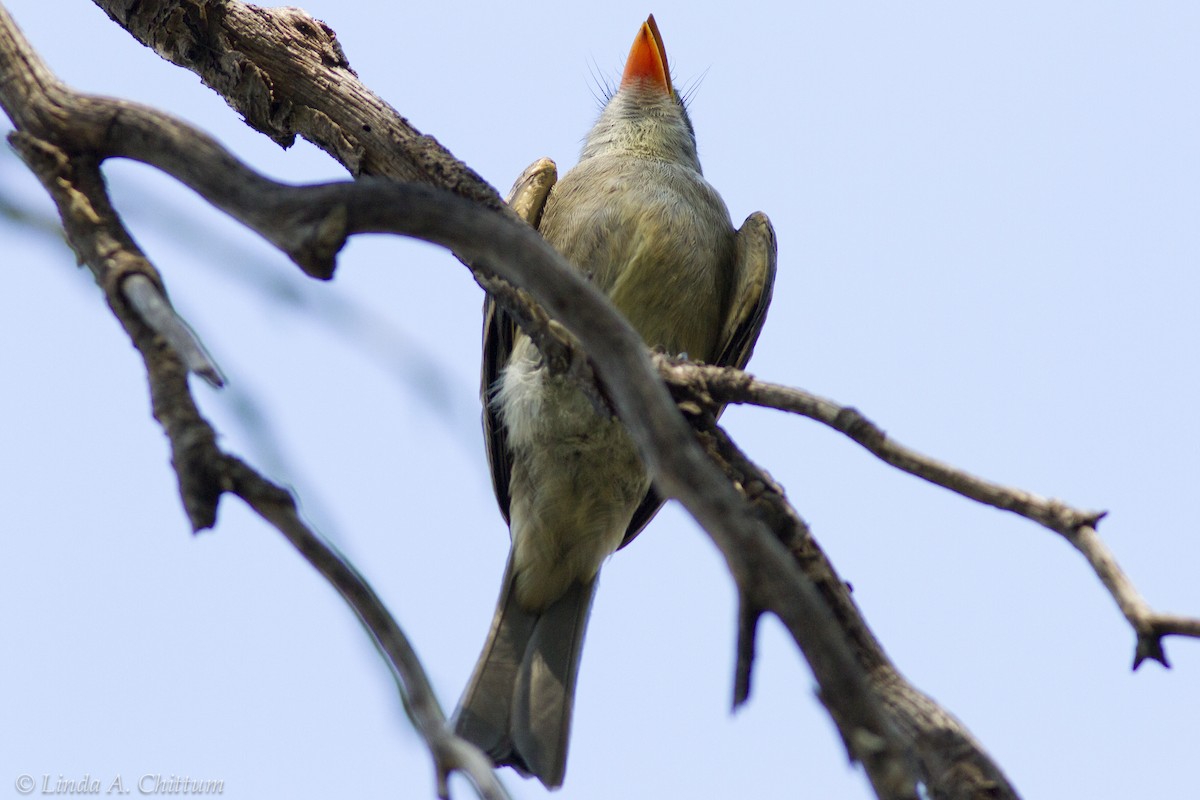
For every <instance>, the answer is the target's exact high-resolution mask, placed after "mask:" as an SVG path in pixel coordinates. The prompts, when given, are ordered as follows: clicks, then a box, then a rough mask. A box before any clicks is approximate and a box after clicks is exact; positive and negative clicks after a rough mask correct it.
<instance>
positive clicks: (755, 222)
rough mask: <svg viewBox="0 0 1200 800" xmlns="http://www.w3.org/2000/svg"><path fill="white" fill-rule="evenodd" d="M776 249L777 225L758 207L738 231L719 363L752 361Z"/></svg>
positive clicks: (771, 284) (764, 316)
mask: <svg viewBox="0 0 1200 800" xmlns="http://www.w3.org/2000/svg"><path fill="white" fill-rule="evenodd" d="M777 252H778V246H777V245H776V243H775V229H774V228H772V227H771V220H769V219H767V215H766V214H764V213H762V212H761V211H755V212H754V213H753V214H751V215H750V216H748V217H746V221H745V222H743V223H742V227H741V228H739V229H738V232H737V256H736V262H735V265H734V270H733V287H732V289H733V291H732V293H731V295H730V300H729V312H728V313H727V314H726V315H725V325H724V327H723V328H722V330H721V349H720V350H718V351H717V352H718V353H719V355H718V356H717V361H716V363H717V365H718V366H722V367H737V368H738V369H742V368H743V367H745V366H746V364H747V362H749V361H750V355H751V354H752V353H753V352H754V345H755V343H756V342H757V341H758V335H759V334H760V333H762V328H763V323H764V322H766V321H767V307H768V306H769V305H771V293H772V292H773V291H774V290H775V262H776V260H777Z"/></svg>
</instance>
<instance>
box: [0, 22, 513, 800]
mask: <svg viewBox="0 0 1200 800" xmlns="http://www.w3.org/2000/svg"><path fill="white" fill-rule="evenodd" d="M21 64H23V65H24V66H26V67H27V69H24V70H22V69H21V68H20V65H21ZM48 78H50V79H51V80H52V78H51V76H50V75H49V73H48V71H46V70H45V68H44V66H43V65H41V63H40V61H39V60H38V59H37V57H36V55H35V54H34V53H33V52H32V50H30V49H29V48H28V45H27V44H26V43H25V42H24V40H23V39H22V38H21V37H20V34H19V32H18V31H17V29H16V27H15V25H14V24H13V23H12V20H11V18H10V17H9V16H8V13H7V11H6V10H5V9H4V8H3V7H2V6H0V85H2V86H3V89H0V105H3V106H4V108H5V110H6V111H7V112H8V113H9V116H10V118H12V119H13V122H14V123H15V124H16V125H17V126H18V130H17V131H16V132H14V133H13V134H11V135H10V137H9V141H10V143H11V144H12V145H13V147H14V148H15V149H16V150H17V152H18V154H19V155H20V156H21V158H22V159H23V160H24V161H25V163H26V164H27V165H28V166H29V168H30V169H31V170H32V171H33V172H34V174H36V175H37V177H38V178H39V180H41V182H42V185H43V186H44V187H45V188H46V191H47V192H48V193H49V194H50V196H51V197H52V198H53V200H54V201H55V204H56V205H57V206H58V210H59V214H60V217H61V219H62V222H63V227H64V229H65V230H66V234H67V240H68V243H69V244H70V245H71V247H72V249H74V250H75V253H76V255H77V256H78V257H79V259H80V261H81V262H83V263H86V264H87V265H88V266H89V267H90V268H91V270H92V272H93V274H94V275H95V277H96V281H97V283H98V284H99V285H100V287H101V288H102V289H103V290H104V294H105V297H106V299H107V300H108V303H109V307H110V308H111V309H112V311H113V313H114V315H116V317H117V318H118V319H119V320H120V322H121V323H122V325H123V326H124V327H125V330H126V332H127V333H128V334H129V337H130V338H131V339H132V340H133V342H134V345H135V347H136V348H137V350H138V352H139V353H141V354H142V357H143V360H144V362H145V366H146V371H147V376H148V378H149V383H150V391H151V400H152V407H153V412H154V416H155V418H156V419H157V420H158V421H159V423H160V424H161V425H162V427H163V430H164V431H165V432H166V433H167V438H168V440H169V442H170V444H171V449H172V459H171V461H172V465H173V466H174V469H175V473H176V475H177V477H178V480H179V489H180V496H181V499H182V501H183V505H184V508H185V510H186V511H187V514H188V518H189V520H190V521H191V524H192V527H193V530H197V531H198V530H201V529H203V528H208V527H211V526H212V525H213V524H214V523H215V521H216V512H217V504H218V501H219V499H220V496H221V494H223V493H224V492H230V493H232V494H235V495H237V496H238V497H240V498H242V499H243V500H244V501H245V502H246V503H247V504H248V505H249V506H250V507H251V508H253V509H254V510H255V511H256V512H257V513H258V514H259V515H260V516H261V517H262V518H263V519H264V520H266V521H267V522H269V523H271V524H272V525H273V526H274V527H275V528H276V529H278V530H279V531H280V532H281V533H283V534H284V536H285V537H286V538H287V539H288V541H289V542H291V543H292V545H293V546H294V547H295V548H296V549H297V550H298V551H300V553H301V554H302V555H303V556H304V557H305V558H306V559H307V560H308V561H309V563H310V564H312V565H313V566H314V567H315V568H316V569H317V571H318V572H320V573H321V574H322V575H323V576H324V577H325V578H326V579H327V580H328V581H329V582H330V583H331V584H333V586H334V588H335V589H337V591H338V593H339V594H341V595H342V597H343V599H345V600H346V602H347V604H349V605H350V607H351V608H352V609H353V610H354V612H355V614H356V615H357V616H358V617H359V619H360V620H361V621H362V623H363V625H364V627H366V628H367V630H368V632H369V633H370V634H371V636H372V637H373V638H374V640H375V642H376V644H377V645H378V647H379V649H380V651H381V652H382V653H383V654H384V656H385V660H386V661H387V662H388V665H389V666H390V667H391V669H392V672H393V675H394V676H395V678H396V683H397V686H398V688H399V689H400V694H401V698H402V699H403V701H404V705H405V708H406V710H407V712H408V714H409V717H410V718H411V719H412V721H413V724H414V725H415V727H416V728H417V730H418V731H419V732H420V733H421V735H422V737H423V738H424V739H425V741H426V743H427V745H428V747H429V750H430V753H431V754H432V756H433V759H434V765H435V771H436V776H437V786H438V792H439V797H442V798H448V797H449V786H448V782H447V778H448V776H449V774H450V772H452V771H455V770H458V771H461V772H463V774H464V775H466V776H467V778H468V779H469V780H470V781H471V783H472V784H473V785H474V786H475V788H476V790H477V791H478V792H479V794H480V796H481V797H484V798H488V799H489V800H502V798H507V797H508V795H507V793H506V792H505V791H504V788H503V786H502V785H501V784H500V782H499V780H498V779H497V777H496V775H495V773H494V772H493V771H492V767H491V762H490V760H489V759H488V758H487V757H486V756H485V755H484V754H483V753H482V752H480V751H479V750H478V748H476V747H475V746H474V745H472V744H470V743H469V742H466V741H465V740H462V739H460V738H459V737H458V736H456V735H455V734H454V733H453V731H452V730H451V728H450V727H449V726H448V725H447V724H446V717H445V714H444V713H443V712H442V709H441V706H440V705H439V704H438V701H437V698H436V696H435V695H434V693H433V688H432V686H431V685H430V683H429V679H428V677H427V676H426V675H425V671H424V668H423V667H422V666H421V663H420V661H419V660H418V658H417V656H416V653H415V651H414V650H413V648H412V646H411V644H410V643H409V641H408V638H407V637H406V636H405V635H404V632H403V631H402V630H401V629H400V627H399V625H398V624H397V623H396V622H395V620H394V619H393V618H392V616H391V615H390V613H389V612H388V611H387V609H386V608H385V607H384V605H383V603H382V601H381V600H380V599H379V597H378V596H377V595H376V594H375V592H374V590H372V589H371V587H370V585H369V584H368V583H367V582H366V580H365V579H364V578H363V577H362V576H361V575H360V574H359V573H358V572H357V570H355V569H354V568H353V567H352V566H351V565H350V564H349V563H348V562H347V561H346V560H345V559H344V558H342V556H341V555H340V554H338V553H337V552H336V551H334V550H333V549H332V548H331V547H330V546H329V545H328V544H327V543H326V542H325V541H324V540H322V539H321V538H320V537H319V536H318V535H317V534H316V533H315V532H314V531H313V530H312V529H311V528H309V527H308V526H307V525H306V524H305V523H304V522H303V521H302V520H301V519H300V516H299V514H298V513H297V510H296V505H295V501H294V500H293V499H292V497H291V495H290V494H288V492H287V491H285V490H284V489H281V488H280V487H278V486H275V485H274V484H272V483H271V482H269V481H267V480H266V479H265V478H263V477H262V476H261V475H259V474H258V473H257V472H255V471H254V470H253V469H251V468H250V467H248V466H247V465H246V464H244V463H243V462H242V461H240V460H239V459H237V458H235V457H233V456H230V455H228V454H226V453H224V452H223V451H221V450H220V448H219V447H218V446H217V444H216V432H215V431H214V430H213V429H212V427H211V425H210V424H209V423H208V421H207V420H205V419H204V418H203V417H202V416H201V415H200V412H199V410H198V409H197V407H196V405H195V402H194V400H193V399H192V396H191V393H190V390H189V388H188V385H187V369H186V368H185V367H187V366H194V365H195V362H194V361H193V364H192V365H188V364H187V363H186V362H185V361H184V359H186V358H189V357H190V358H195V351H194V350H191V349H189V348H191V347H193V346H194V347H198V343H194V342H193V343H189V342H187V341H184V342H182V343H180V342H178V341H171V339H170V336H171V335H172V332H173V326H175V325H176V324H182V322H181V321H178V320H177V318H174V315H173V314H172V313H170V312H169V306H167V305H166V300H165V292H164V291H163V290H162V289H161V284H159V283H158V281H159V278H158V273H157V271H156V270H154V268H153V266H152V265H151V264H150V262H149V261H148V260H147V259H146V257H145V256H144V255H143V254H142V252H141V251H140V250H139V249H138V247H137V245H136V244H135V243H134V241H133V238H132V237H131V236H130V235H129V233H128V231H127V230H126V229H125V227H124V225H123V224H122V223H121V221H120V217H119V216H118V214H117V212H116V211H115V209H114V208H113V207H112V204H111V202H110V201H109V198H108V193H107V189H106V187H105V184H104V179H103V177H102V176H101V174H100V171H99V161H98V160H97V159H96V158H95V156H93V155H90V154H84V153H79V152H75V153H73V154H72V155H71V156H68V154H67V152H66V151H64V150H62V149H60V148H59V147H58V146H56V145H54V144H51V143H50V142H48V141H46V140H43V139H39V138H37V137H36V136H34V135H33V134H31V133H29V132H28V130H27V128H34V129H35V130H39V131H40V130H41V129H42V128H43V127H45V126H43V125H41V124H40V122H39V119H40V118H39V117H38V116H37V113H38V112H39V111H45V110H46V109H45V108H43V107H39V103H38V95H36V94H35V93H34V91H32V90H31V85H33V84H34V82H35V81H42V82H43V88H44V89H45V90H46V91H47V93H48V94H51V93H55V92H58V93H61V95H60V96H59V97H58V99H59V100H62V101H63V102H64V103H65V104H66V106H65V107H69V106H70V104H71V102H72V100H73V98H72V97H70V92H69V91H68V90H66V89H65V88H64V87H62V86H61V85H58V84H57V82H54V83H49V82H47V79H48ZM13 86H15V87H17V90H18V91H19V92H22V93H23V95H24V97H23V98H22V99H23V100H25V101H26V102H27V103H28V105H26V106H25V107H24V108H23V109H17V110H15V111H14V110H13V109H12V108H11V104H12V97H11V95H9V94H8V92H7V89H8V88H9V87H13ZM118 105H119V104H118ZM25 112H32V115H26V113H25ZM69 125H70V123H69V120H59V125H58V126H51V130H52V131H55V132H58V133H61V132H62V130H61V129H60V128H65V127H69ZM58 138H64V139H69V137H61V136H60V137H58ZM131 288H132V291H130V289H131ZM131 297H132V299H131ZM164 320H165V322H164ZM151 321H155V322H158V323H159V326H158V327H156V326H155V325H153V324H151ZM160 327H161V328H165V329H166V330H167V331H168V333H167V335H164V334H163V332H162V330H160ZM168 342H169V343H170V345H171V346H168ZM180 344H182V347H180V346H179V345H180ZM200 353H201V354H203V351H202V350H201V351H200ZM208 363H209V364H211V362H208ZM201 368H204V365H203V363H201ZM213 369H215V368H213ZM214 377H215V372H214Z"/></svg>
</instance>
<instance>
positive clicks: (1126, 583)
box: [658, 356, 1200, 669]
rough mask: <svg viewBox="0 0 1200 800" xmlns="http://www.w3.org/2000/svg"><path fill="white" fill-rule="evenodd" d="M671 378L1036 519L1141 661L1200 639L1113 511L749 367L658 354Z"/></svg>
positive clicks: (694, 394)
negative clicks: (1125, 542)
mask: <svg viewBox="0 0 1200 800" xmlns="http://www.w3.org/2000/svg"><path fill="white" fill-rule="evenodd" d="M658 365H659V370H660V372H661V373H662V375H663V378H664V379H665V380H666V381H667V382H668V383H669V385H670V386H671V388H672V390H673V391H675V392H676V393H677V394H681V393H686V394H687V395H688V396H690V398H691V399H693V401H705V402H707V403H709V404H713V405H717V406H719V405H724V404H726V403H748V404H752V405H757V406H763V407H766V408H775V409H779V410H780V411H790V412H792V413H794V414H799V415H801V416H805V417H808V418H809V419H812V420H816V421H817V422H820V423H822V424H824V425H827V426H829V427H830V428H833V429H834V430H836V431H839V432H841V433H844V434H845V435H846V436H848V437H850V438H851V439H853V440H854V441H855V442H857V443H858V444H860V445H862V446H863V447H864V448H866V449H867V450H868V451H870V452H871V453H873V454H874V455H876V456H878V457H879V459H880V460H882V461H884V462H886V463H888V464H890V465H892V466H893V467H896V468H897V469H899V470H902V471H904V472H907V473H909V474H910V475H915V476H916V477H918V478H922V479H923V480H926V481H929V482H930V483H934V484H937V485H938V486H942V487H945V488H946V489H949V490H951V491H953V492H957V493H958V494H961V495H963V496H964V497H968V498H970V499H972V500H976V501H978V502H980V503H983V504H985V505H989V506H992V507H994V508H998V509H1000V510H1002V511H1011V512H1013V513H1014V514H1019V515H1020V516H1022V517H1025V518H1026V519H1029V520H1032V521H1033V522H1036V523H1038V524H1039V525H1042V526H1044V527H1046V528H1049V529H1050V530H1052V531H1054V532H1055V533H1057V534H1059V535H1061V536H1062V537H1063V538H1064V539H1066V540H1067V541H1068V542H1070V543H1071V545H1072V546H1073V547H1075V548H1076V549H1077V550H1078V551H1079V552H1080V553H1082V554H1083V556H1084V558H1086V559H1087V561H1088V564H1089V565H1091V567H1092V569H1093V570H1094V571H1095V573H1096V575H1097V576H1098V577H1099V578H1100V581H1101V582H1102V583H1103V584H1104V587H1105V588H1106V589H1107V590H1108V592H1109V594H1110V595H1112V598H1113V600H1115V601H1116V603H1117V606H1118V607H1119V608H1120V610H1121V613H1122V614H1123V615H1124V616H1125V619H1126V621H1128V622H1129V625H1130V626H1131V627H1132V628H1133V632H1134V634H1135V635H1136V637H1137V646H1136V649H1135V653H1134V659H1133V668H1134V669H1137V668H1138V666H1139V665H1140V664H1141V663H1142V661H1144V660H1145V659H1147V658H1151V659H1154V660H1155V661H1158V662H1160V663H1161V664H1162V665H1163V666H1170V664H1169V663H1168V662H1167V657H1166V654H1165V652H1164V651H1163V646H1162V637H1163V636H1166V635H1171V634H1174V635H1177V636H1190V637H1197V638H1200V619H1196V618H1189V617H1179V616H1173V615H1168V614H1162V613H1160V612H1156V611H1154V610H1153V609H1151V608H1150V606H1149V604H1148V603H1147V602H1146V601H1145V599H1143V598H1142V595H1141V593H1140V592H1139V591H1138V590H1137V587H1136V586H1134V584H1133V582H1132V581H1131V580H1130V579H1129V577H1128V576H1127V575H1126V574H1125V571H1124V570H1123V569H1121V566H1120V564H1118V563H1117V560H1116V557H1115V556H1114V555H1113V553H1112V551H1111V550H1110V549H1109V547H1108V546H1107V545H1106V544H1105V543H1104V541H1103V540H1102V539H1101V538H1100V536H1099V534H1098V533H1097V532H1096V526H1097V525H1098V524H1099V522H1100V520H1101V519H1103V518H1104V515H1105V513H1106V512H1103V511H1084V510H1081V509H1077V508H1073V507H1072V506H1069V505H1067V504H1065V503H1063V502H1062V501H1060V500H1054V499H1047V498H1045V497H1041V496H1039V495H1036V494H1033V493H1032V492H1027V491H1024V490H1023V489H1016V488H1013V487H1009V486H1002V485H1000V484H998V483H994V482H992V481H987V480H984V479H983V478H979V477H976V476H974V475H971V474H970V473H968V472H966V471H964V470H961V469H958V468H957V467H953V466H950V465H949V464H946V463H944V462H941V461H938V460H936V459H933V458H930V457H929V456H927V455H924V454H922V453H919V452H917V451H916V450H913V449H912V448H909V447H905V446H904V445H902V444H900V443H899V442H897V441H896V440H894V439H891V438H889V437H888V435H887V434H886V433H885V432H884V431H883V430H882V429H881V428H880V427H879V426H878V425H876V424H875V423H873V422H871V421H870V420H869V419H867V418H866V417H865V416H863V415H862V414H861V413H860V412H859V411H858V410H857V409H854V408H850V407H848V406H841V405H838V404H837V403H835V402H833V401H832V400H828V399H826V398H824V397H819V396H817V395H815V394H811V393H809V392H806V391H804V390H802V389H794V388H791V387H788V386H780V385H779V384H773V383H765V382H763V381H760V380H758V379H756V378H755V377H754V376H753V375H750V374H749V373H746V372H742V371H740V370H736V369H732V368H729V367H713V366H707V365H703V364H693V363H688V362H680V361H677V360H672V359H669V358H666V357H662V356H659V357H658Z"/></svg>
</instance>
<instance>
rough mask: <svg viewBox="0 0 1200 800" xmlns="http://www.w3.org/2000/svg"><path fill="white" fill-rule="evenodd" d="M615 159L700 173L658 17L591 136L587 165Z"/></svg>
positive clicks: (641, 37) (647, 26)
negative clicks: (678, 165)
mask: <svg viewBox="0 0 1200 800" xmlns="http://www.w3.org/2000/svg"><path fill="white" fill-rule="evenodd" d="M610 154H622V155H631V156H641V157H645V158H661V159H665V160H669V161H683V162H685V163H688V164H690V165H691V166H693V167H694V168H695V169H696V171H699V170H700V160H699V158H698V157H697V155H696V134H695V132H694V131H693V129H692V122H691V120H690V119H688V115H687V109H686V108H685V107H684V102H683V99H682V98H681V97H680V96H679V93H678V92H677V91H676V90H675V87H674V85H672V83H671V74H670V69H669V68H668V65H667V51H666V49H665V48H664V47H663V42H662V35H661V34H660V33H659V32H658V24H657V23H656V22H655V21H654V15H653V14H651V15H650V17H649V18H648V19H647V20H646V21H645V22H643V23H642V26H641V28H640V29H639V30H638V33H637V37H636V38H635V39H634V40H633V47H631V48H630V50H629V58H628V60H626V62H625V72H624V73H623V74H622V76H621V85H620V87H619V88H618V89H617V91H616V92H615V93H614V94H613V95H612V97H610V98H609V100H608V103H607V104H606V105H605V106H604V110H603V111H602V112H601V113H600V118H599V119H598V120H597V121H596V124H595V126H594V127H593V128H592V130H591V132H590V133H589V134H588V136H587V140H586V142H585V144H584V148H583V154H582V156H581V160H582V159H586V158H591V157H594V156H600V155H610Z"/></svg>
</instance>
